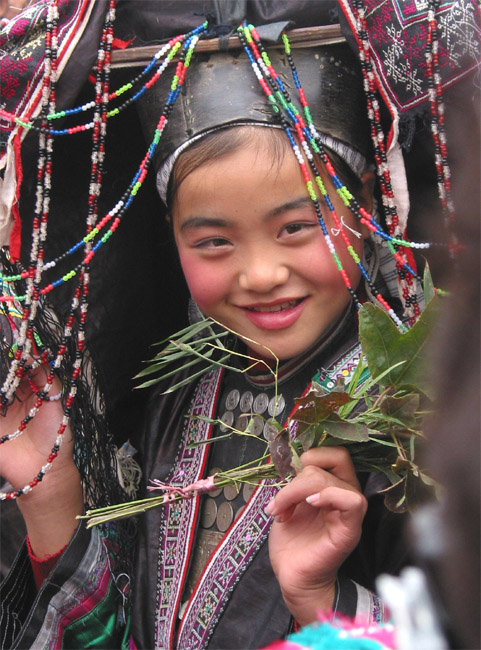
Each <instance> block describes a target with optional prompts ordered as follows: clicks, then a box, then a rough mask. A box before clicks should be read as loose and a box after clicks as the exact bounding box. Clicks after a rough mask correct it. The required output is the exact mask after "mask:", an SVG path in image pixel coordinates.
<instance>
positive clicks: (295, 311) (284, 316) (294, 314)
mask: <svg viewBox="0 0 481 650" xmlns="http://www.w3.org/2000/svg"><path fill="white" fill-rule="evenodd" d="M289 302H293V303H295V304H293V305H291V306H286V307H285V308H283V309H280V310H279V311H262V309H263V307H264V308H273V307H275V306H276V305H283V304H287V303H289ZM305 303H306V299H305V298H303V299H301V300H300V301H294V300H283V301H279V302H277V303H272V304H269V305H264V306H263V305H252V306H249V308H246V307H243V308H241V309H243V311H244V314H245V315H246V316H247V318H248V319H249V320H250V321H251V323H252V324H253V325H255V326H256V327H259V328H260V329H265V330H281V329H285V328H286V327H290V326H291V325H293V324H294V323H295V322H296V321H297V319H298V318H299V316H300V315H301V313H302V311H303V309H304V306H305Z"/></svg>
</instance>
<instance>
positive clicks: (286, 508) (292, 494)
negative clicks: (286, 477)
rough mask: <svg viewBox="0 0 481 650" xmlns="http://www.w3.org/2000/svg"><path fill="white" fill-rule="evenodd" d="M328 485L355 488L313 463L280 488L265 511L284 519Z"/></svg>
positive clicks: (348, 488) (347, 488) (346, 488)
mask: <svg viewBox="0 0 481 650" xmlns="http://www.w3.org/2000/svg"><path fill="white" fill-rule="evenodd" d="M330 485H337V486H338V487H341V488H343V489H345V490H354V489H355V488H354V487H353V486H352V485H351V484H350V483H346V482H344V481H341V480H340V479H338V478H337V477H336V476H334V475H333V474H331V473H330V472H327V471H325V470H323V469H321V468H319V467H316V466H314V465H307V466H306V467H305V468H304V469H303V470H302V472H301V473H300V474H298V475H297V476H296V477H295V478H294V479H293V480H292V481H290V482H289V483H288V484H287V485H286V486H285V487H283V488H282V490H280V492H278V493H277V494H276V496H275V497H274V499H273V501H271V502H270V503H269V505H268V507H267V508H266V512H267V513H268V514H270V515H272V516H274V517H276V518H278V517H280V516H281V515H282V518H283V521H286V520H287V519H288V518H289V517H290V515H291V514H292V512H293V510H294V508H295V507H296V506H297V505H298V504H299V503H303V502H304V501H305V500H306V498H307V497H308V496H310V495H312V494H315V493H316V492H321V491H322V490H324V489H325V488H327V487H328V486H330Z"/></svg>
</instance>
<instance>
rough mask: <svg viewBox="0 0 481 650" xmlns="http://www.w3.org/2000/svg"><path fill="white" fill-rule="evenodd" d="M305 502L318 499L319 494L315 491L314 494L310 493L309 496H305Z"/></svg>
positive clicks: (314, 501) (311, 502)
mask: <svg viewBox="0 0 481 650" xmlns="http://www.w3.org/2000/svg"><path fill="white" fill-rule="evenodd" d="M306 501H307V503H310V504H311V505H312V504H314V503H316V502H317V501H319V494H318V493H317V492H316V494H311V495H310V496H308V497H306Z"/></svg>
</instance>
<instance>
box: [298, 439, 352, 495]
mask: <svg viewBox="0 0 481 650" xmlns="http://www.w3.org/2000/svg"><path fill="white" fill-rule="evenodd" d="M301 463H302V466H303V467H304V468H305V467H308V466H309V465H314V466H315V467H320V468H322V469H324V470H326V471H328V472H330V473H331V474H332V475H333V476H336V477H337V478H338V479H340V480H341V481H345V482H346V483H349V484H350V485H352V486H353V487H354V488H355V489H356V490H359V489H360V485H359V481H358V479H357V476H356V470H355V469H354V465H353V462H352V459H351V456H350V454H349V452H348V451H347V449H346V448H345V447H316V448H314V449H309V450H308V451H306V452H304V453H303V454H302V456H301Z"/></svg>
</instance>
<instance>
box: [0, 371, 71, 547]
mask: <svg viewBox="0 0 481 650" xmlns="http://www.w3.org/2000/svg"><path fill="white" fill-rule="evenodd" d="M46 377H47V373H46V370H45V369H44V368H43V367H38V368H36V369H35V370H33V371H32V372H31V373H30V375H29V378H30V382H31V383H30V382H29V381H28V379H27V378H25V379H24V380H22V383H21V385H20V386H19V387H18V389H17V391H16V393H17V396H16V398H15V399H14V401H13V403H12V404H11V405H10V406H9V407H8V410H7V413H6V415H5V416H2V417H0V432H1V435H2V436H3V435H6V434H9V433H13V432H14V431H16V430H17V429H18V426H19V424H20V422H21V421H22V420H23V418H25V416H26V415H27V414H28V413H29V411H30V409H31V408H32V406H33V405H34V404H35V401H36V399H37V397H36V395H35V392H34V389H35V388H38V389H40V390H41V389H43V387H44V385H45V381H46ZM60 390H61V385H60V382H59V381H58V379H55V381H54V383H53V385H52V388H51V389H50V392H49V396H53V395H56V394H58V393H59V392H60ZM62 418H63V409H62V403H61V400H52V401H45V402H43V404H42V406H41V407H40V409H39V410H38V412H37V413H36V415H35V416H34V418H33V419H32V420H31V421H30V422H29V423H28V424H27V427H26V429H25V431H24V432H23V433H22V434H21V435H20V436H18V437H17V438H15V439H14V440H7V441H6V442H5V443H3V444H2V445H0V475H1V476H2V477H3V478H5V479H6V480H7V481H8V482H9V483H10V484H11V485H12V486H13V489H14V490H17V489H20V488H23V487H24V486H25V485H27V484H28V483H30V481H32V480H33V479H34V478H35V477H36V476H37V474H38V472H39V470H40V469H41V467H42V466H43V465H45V463H46V462H47V458H48V456H49V455H50V453H51V450H52V447H53V446H54V444H55V439H56V437H57V432H58V429H59V427H60V424H61V421H62ZM72 454H73V437H72V431H71V429H70V427H69V426H67V428H66V430H65V432H64V434H63V441H62V446H61V447H60V450H59V453H58V456H57V458H55V460H54V461H53V464H52V467H51V468H50V469H49V471H48V472H47V473H46V474H45V476H44V478H43V480H42V481H41V482H39V483H38V484H37V485H36V486H35V487H34V488H33V490H32V491H31V492H30V493H29V494H25V495H22V496H20V497H19V498H18V499H17V503H18V506H19V508H20V510H21V512H22V515H23V517H24V519H25V523H26V526H27V531H28V534H29V539H30V544H31V546H32V550H33V551H34V553H35V554H36V555H37V557H40V558H42V557H43V556H44V555H47V554H52V553H55V552H56V551H58V550H59V549H61V548H62V547H63V546H65V544H67V542H68V541H69V540H70V538H71V536H72V534H73V532H74V531H75V528H76V526H77V521H76V519H75V517H76V515H77V514H81V513H82V510H83V495H82V489H81V484H80V477H79V473H78V470H77V468H76V466H75V463H74V460H73V455H72ZM0 507H1V504H0Z"/></svg>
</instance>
